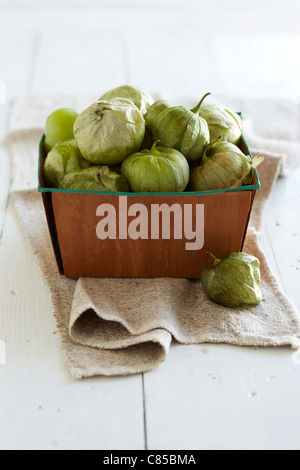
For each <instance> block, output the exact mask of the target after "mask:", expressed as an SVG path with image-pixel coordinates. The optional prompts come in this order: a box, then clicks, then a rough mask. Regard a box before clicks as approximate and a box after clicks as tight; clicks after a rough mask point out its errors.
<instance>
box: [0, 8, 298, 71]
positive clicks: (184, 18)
mask: <svg viewBox="0 0 300 470" xmlns="http://www.w3.org/2000/svg"><path fill="white" fill-rule="evenodd" d="M171 4H172V6H170V5H171ZM0 7H1V15H0V25H1V30H2V31H3V29H2V28H4V30H5V31H9V30H10V28H11V27H12V25H16V24H18V28H19V30H26V29H30V30H36V29H37V28H40V30H41V31H44V32H47V33H48V32H49V31H51V30H52V31H53V30H55V31H66V30H73V31H74V32H75V31H76V30H77V31H78V34H79V33H80V34H81V35H82V34H84V32H85V30H86V29H87V28H89V29H95V30H99V29H105V30H112V29H114V30H115V31H116V32H119V33H120V32H122V33H125V34H126V35H128V34H130V32H132V34H136V35H137V36H136V40H137V41H142V40H143V39H144V40H145V43H146V42H148V41H149V42H150V41H152V39H153V36H154V35H155V34H156V33H157V32H159V31H161V30H162V29H164V30H167V29H174V28H175V29H176V30H180V29H183V28H184V29H186V30H189V31H190V30H193V29H194V30H195V31H198V34H199V41H200V40H201V36H203V37H205V36H207V35H209V36H214V35H216V34H223V33H224V34H228V33H231V34H235V33H238V34H241V35H243V34H247V33H249V34H254V33H263V34H276V35H278V34H279V33H280V34H291V35H292V34H294V35H295V34H299V19H300V10H299V7H298V4H297V2H296V1H295V0H286V1H283V0H264V2H261V1H259V0H244V1H243V2H242V3H237V1H236V0H226V2H222V1H220V0H211V1H210V2H207V1H205V0H176V1H171V0H163V1H160V0H155V3H154V2H153V1H151V0H142V1H138V0H130V1H129V2H127V1H126V2H124V1H122V0H118V1H110V0H106V1H103V0H102V1H101V0H100V1H98V0H94V1H91V0H85V1H78V0H77V1H75V3H74V2H73V1H72V0H69V1H58V0H57V1H56V2H53V1H52V0H46V1H44V0H43V1H42V2H41V1H40V0H34V1H28V0H27V1H26V0H25V1H24V0H17V1H16V0H15V1H14V0H2V1H1V6H0ZM283 18H284V21H283ZM187 46H188V44H187ZM197 60H201V57H199V58H198V57H196V58H195V59H194V62H195V61H197ZM237 62H238V58H237ZM153 65H155V64H153ZM179 66H180V63H179ZM189 70H191V73H192V64H191V67H190V68H189ZM204 74H205V70H204V71H203V75H204Z"/></svg>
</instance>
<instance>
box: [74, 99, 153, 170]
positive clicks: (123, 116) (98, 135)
mask: <svg viewBox="0 0 300 470" xmlns="http://www.w3.org/2000/svg"><path fill="white" fill-rule="evenodd" d="M144 135H145V120H144V118H143V116H142V114H141V112H140V111H139V110H138V108H137V107H136V106H135V105H134V104H133V102H132V101H130V100H128V99H126V98H114V99H112V100H110V101H97V103H94V104H92V105H91V106H90V107H89V108H87V109H86V110H85V111H83V112H82V113H80V114H79V116H78V118H77V119H76V121H75V123H74V137H75V140H76V142H77V145H78V147H79V150H80V152H81V154H82V155H83V157H84V158H85V159H86V160H88V161H90V162H92V163H94V164H103V165H117V164H119V163H121V162H122V161H123V160H124V159H125V158H126V157H128V155H131V154H132V153H134V152H137V151H138V150H139V149H140V147H141V144H142V141H143V138H144Z"/></svg>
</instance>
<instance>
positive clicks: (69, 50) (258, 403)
mask: <svg viewBox="0 0 300 470" xmlns="http://www.w3.org/2000/svg"><path fill="white" fill-rule="evenodd" d="M204 3H205V4H208V5H209V6H208V5H206V6H204ZM241 3H242V4H243V8H242V7H240V6H238V5H240V4H241ZM224 4H225V5H224ZM299 24H300V8H299V2H297V1H296V0H295V1H292V0H290V1H289V0H285V1H278V0H272V1H261V0H260V1H257V0H252V1H250V0H244V1H243V2H237V1H233V0H231V1H226V2H223V1H222V2H219V1H216V0H211V1H210V2H201V1H198V2H196V1H191V0H186V1H184V2H182V1H179V0H178V1H172V2H171V1H168V0H160V1H158V0H152V1H151V2H150V1H149V2H148V1H144V2H143V1H140V2H135V1H128V2H127V1H123V2H122V1H114V0H112V1H110V2H88V1H85V2H83V1H82V2H81V1H77V2H76V1H75V2H70V1H69V2H68V1H65V2H56V1H52V2H47V1H45V2H44V1H39V2H34V1H32V2H29V1H14V0H9V1H0V80H2V81H4V82H5V84H6V89H7V104H5V105H4V104H0V124H1V127H0V133H1V138H3V137H4V135H5V122H6V117H7V112H8V107H9V104H8V103H9V101H10V100H11V99H12V98H13V97H15V96H16V95H20V94H24V93H54V92H61V93H67V92H70V93H73V92H74V93H84V92H87V93H97V92H98V91H99V93H102V92H104V91H105V90H106V89H109V88H112V87H114V86H117V85H119V84H123V83H132V84H138V85H140V86H143V87H144V88H146V89H148V90H149V91H152V90H160V91H162V92H163V91H164V90H168V91H170V92H172V93H173V94H176V93H178V94H181V95H182V94H186V95H190V96H196V97H198V96H200V95H202V94H203V93H204V92H205V91H207V90H213V91H215V92H218V93H223V94H226V93H227V94H231V95H237V96H249V97H251V96H253V97H254V96H255V97H260V96H268V97H270V98H272V97H274V98H278V97H281V98H286V99H291V97H292V95H293V93H294V92H295V90H296V91H297V87H299V86H300V75H299V68H297V67H298V65H297V61H298V58H299V56H300V26H299ZM245 67H247V73H245V72H244V70H245ZM240 70H242V71H243V73H242V74H241V73H240ZM0 163H1V167H0V238H1V240H0V266H1V270H0V340H2V342H3V341H4V342H5V343H6V365H0V449H1V450H2V449H146V448H148V449H173V450H175V449H298V450H299V449H300V404H299V391H300V354H298V356H296V355H295V354H294V355H293V351H291V350H290V349H287V348H278V349H269V348H268V349H253V348H252V349H251V348H241V347H235V346H229V345H196V346H182V345H179V344H174V345H173V346H172V348H171V351H170V354H169V357H168V359H167V361H166V362H165V363H164V364H162V365H161V366H160V367H159V368H158V369H156V370H155V371H153V372H151V373H147V374H144V375H143V374H140V375H135V376H130V377H124V378H118V377H117V378H101V377H98V378H93V379H88V380H84V381H75V380H73V379H72V378H71V377H70V374H69V372H68V370H67V369H66V367H65V366H64V363H63V361H62V357H61V352H60V347H59V344H58V337H57V335H56V334H55V325H54V321H53V318H52V313H51V307H50V303H49V296H48V292H47V289H46V287H45V286H44V285H43V283H42V281H41V278H40V273H39V269H38V267H37V265H36V262H35V260H34V258H33V255H32V253H31V249H30V247H29V245H28V243H27V241H26V239H24V236H23V234H22V231H21V229H20V226H19V223H18V221H17V219H16V216H15V212H14V209H13V205H12V203H11V201H10V198H9V184H10V176H9V157H8V155H7V153H6V151H5V148H4V146H3V145H1V147H0ZM20 164H21V162H20ZM299 181H300V168H298V170H297V171H296V172H295V173H293V174H292V175H291V176H290V177H288V178H286V179H281V180H280V181H279V182H278V184H277V186H276V188H275V190H274V193H273V195H272V199H271V201H270V204H269V209H268V215H267V220H266V229H265V233H264V235H263V236H262V238H261V243H262V245H263V248H264V250H265V252H266V254H267V257H268V260H269V262H270V264H271V266H272V268H273V269H274V271H275V273H276V275H277V277H278V279H279V281H280V283H281V284H282V286H283V288H284V289H285V291H286V292H287V293H288V295H289V296H290V298H291V299H292V300H293V301H294V302H295V304H296V305H297V306H298V308H299V309H300V289H299V286H300V243H299V242H300V211H299V207H300V184H299ZM1 344H2V345H3V343H1ZM0 351H1V349H0ZM0 359H1V355H0Z"/></svg>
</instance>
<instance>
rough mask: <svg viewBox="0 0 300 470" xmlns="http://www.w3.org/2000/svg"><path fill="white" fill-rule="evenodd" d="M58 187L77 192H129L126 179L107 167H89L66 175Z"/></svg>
mask: <svg viewBox="0 0 300 470" xmlns="http://www.w3.org/2000/svg"><path fill="white" fill-rule="evenodd" d="M59 187H60V188H61V189H72V190H77V191H113V192H129V191H130V189H129V185H128V182H127V181H126V178H125V177H124V176H123V175H121V174H120V172H117V171H114V170H111V169H110V168H109V167H108V166H91V167H90V168H87V169H85V170H81V171H73V172H72V173H68V174H67V175H65V176H64V177H63V179H62V180H61V182H60V185H59Z"/></svg>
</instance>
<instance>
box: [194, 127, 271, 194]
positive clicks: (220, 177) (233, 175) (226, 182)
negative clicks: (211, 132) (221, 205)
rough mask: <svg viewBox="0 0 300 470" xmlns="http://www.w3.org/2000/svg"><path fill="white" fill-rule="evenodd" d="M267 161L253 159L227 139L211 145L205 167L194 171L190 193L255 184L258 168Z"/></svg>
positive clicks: (209, 145) (203, 165)
mask: <svg viewBox="0 0 300 470" xmlns="http://www.w3.org/2000/svg"><path fill="white" fill-rule="evenodd" d="M262 161H263V157H259V156H256V157H255V158H253V160H252V159H251V157H250V155H245V154H244V153H243V152H242V151H241V150H240V149H239V148H238V147H237V146H236V145H234V144H231V143H230V142H227V140H226V138H225V137H223V136H220V137H218V138H217V139H215V140H214V141H212V142H211V143H210V144H208V145H207V146H206V147H205V149H204V151H203V155H202V159H201V164H200V165H199V166H196V167H195V168H193V169H192V171H191V177H190V183H189V190H190V191H213V190H219V189H229V188H238V187H240V186H243V185H248V184H251V182H252V179H253V173H254V170H255V168H256V167H257V166H258V165H259V164H260V163H261V162H262Z"/></svg>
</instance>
